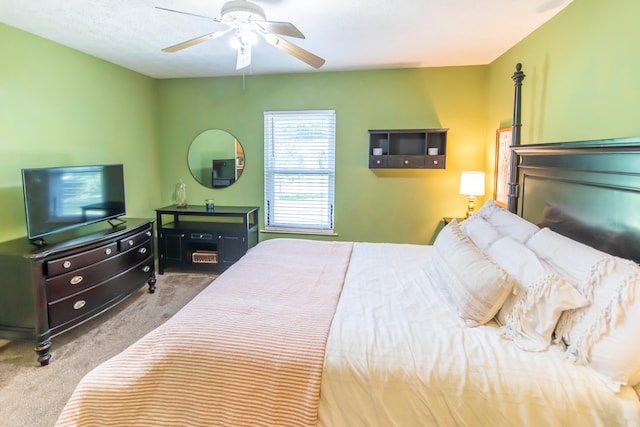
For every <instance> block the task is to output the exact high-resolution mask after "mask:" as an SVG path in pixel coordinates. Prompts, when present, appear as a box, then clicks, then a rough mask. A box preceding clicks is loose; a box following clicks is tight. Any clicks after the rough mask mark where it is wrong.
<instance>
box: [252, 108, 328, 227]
mask: <svg viewBox="0 0 640 427" xmlns="http://www.w3.org/2000/svg"><path fill="white" fill-rule="evenodd" d="M335 128H336V114H335V111H333V110H309V111H265V113H264V175H265V176H264V186H265V191H264V194H265V203H264V205H265V224H266V229H267V230H283V231H285V230H286V229H294V230H298V231H299V230H300V229H310V230H312V231H316V232H332V231H333V200H334V188H335V139H336V138H335Z"/></svg>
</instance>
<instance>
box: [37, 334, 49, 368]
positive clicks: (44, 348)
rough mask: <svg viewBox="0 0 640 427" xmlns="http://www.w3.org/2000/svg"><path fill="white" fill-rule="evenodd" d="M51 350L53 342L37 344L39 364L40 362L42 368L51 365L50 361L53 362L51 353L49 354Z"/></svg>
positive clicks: (47, 341)
mask: <svg viewBox="0 0 640 427" xmlns="http://www.w3.org/2000/svg"><path fill="white" fill-rule="evenodd" d="M49 349H51V340H46V341H43V342H40V343H37V344H36V348H35V349H34V350H35V352H36V353H37V354H38V362H40V366H47V365H48V364H49V360H51V353H49Z"/></svg>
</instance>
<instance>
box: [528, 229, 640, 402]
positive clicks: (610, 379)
mask: <svg viewBox="0 0 640 427" xmlns="http://www.w3.org/2000/svg"><path fill="white" fill-rule="evenodd" d="M527 246H528V247H530V248H531V249H533V250H534V252H536V254H538V255H539V256H542V257H543V258H544V259H545V260H548V261H549V263H550V264H552V266H553V267H554V268H556V269H557V271H559V272H560V273H561V274H562V275H564V276H565V277H567V278H569V279H570V280H571V281H572V282H574V284H575V285H576V288H577V289H578V290H579V291H580V293H581V294H582V295H583V296H584V297H585V298H586V299H587V300H588V301H589V303H590V305H588V306H586V307H583V308H579V309H576V310H569V311H566V312H564V313H563V314H562V316H560V320H559V321H558V325H557V326H556V331H555V334H556V340H557V341H558V342H563V343H564V344H565V345H566V346H567V353H566V354H567V358H568V359H569V360H571V361H573V362H574V363H578V364H582V365H587V366H590V367H592V368H593V369H594V370H595V371H596V372H598V373H599V374H600V376H601V377H602V379H603V380H604V381H605V382H606V384H607V385H608V386H609V387H610V388H611V389H612V390H614V391H619V390H620V386H623V385H635V384H638V383H640V339H638V325H640V296H638V294H639V293H640V289H639V287H640V267H639V266H638V265H637V264H636V263H634V262H633V261H629V260H625V259H622V258H618V257H614V256H611V255H608V254H606V253H604V252H601V251H598V250H596V249H593V248H591V247H589V246H586V245H584V244H582V243H579V242H577V241H575V240H572V239H569V238H568V237H565V236H562V235H560V234H558V233H555V232H553V231H551V230H549V229H547V228H544V229H542V230H540V232H539V233H537V234H536V235H535V236H534V237H532V238H531V239H530V240H529V241H528V242H527Z"/></svg>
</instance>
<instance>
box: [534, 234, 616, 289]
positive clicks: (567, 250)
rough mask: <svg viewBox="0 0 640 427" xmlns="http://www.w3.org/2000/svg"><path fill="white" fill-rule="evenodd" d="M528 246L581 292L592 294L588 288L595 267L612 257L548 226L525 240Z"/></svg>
mask: <svg viewBox="0 0 640 427" xmlns="http://www.w3.org/2000/svg"><path fill="white" fill-rule="evenodd" d="M526 245H527V247H528V248H529V249H531V250H532V251H533V252H535V253H536V255H538V257H540V258H542V259H543V260H545V261H547V262H548V263H549V264H551V266H552V267H554V268H555V269H556V270H558V272H559V273H560V274H562V275H563V276H565V277H566V278H568V279H569V280H571V281H572V282H574V284H575V285H576V287H577V288H578V290H579V291H580V292H582V293H583V295H585V294H589V293H590V291H588V290H587V289H586V288H585V287H586V286H587V282H588V280H589V279H590V278H593V277H595V276H594V274H595V272H594V270H595V269H597V268H598V266H599V265H600V263H603V262H606V261H604V260H605V259H608V258H610V257H611V256H610V255H609V254H607V253H605V252H602V251H599V250H597V249H594V248H592V247H590V246H587V245H585V244H583V243H580V242H578V241H576V240H573V239H570V238H568V237H566V236H563V235H562V234H558V233H556V232H555V231H552V230H551V229H549V228H547V227H545V228H543V229H542V230H540V231H538V232H537V233H536V234H535V235H533V236H532V237H531V239H529V240H528V241H527V243H526Z"/></svg>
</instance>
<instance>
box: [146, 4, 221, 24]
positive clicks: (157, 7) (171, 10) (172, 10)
mask: <svg viewBox="0 0 640 427" xmlns="http://www.w3.org/2000/svg"><path fill="white" fill-rule="evenodd" d="M155 8H156V9H160V10H166V11H167V12H173V13H181V14H183V15H189V16H197V17H198V18H204V19H209V20H212V21H216V22H222V21H220V20H219V19H218V18H212V17H211V16H204V15H197V14H195V13H189V12H183V11H181V10H175V9H167V8H166V7H160V6H156V7H155Z"/></svg>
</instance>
